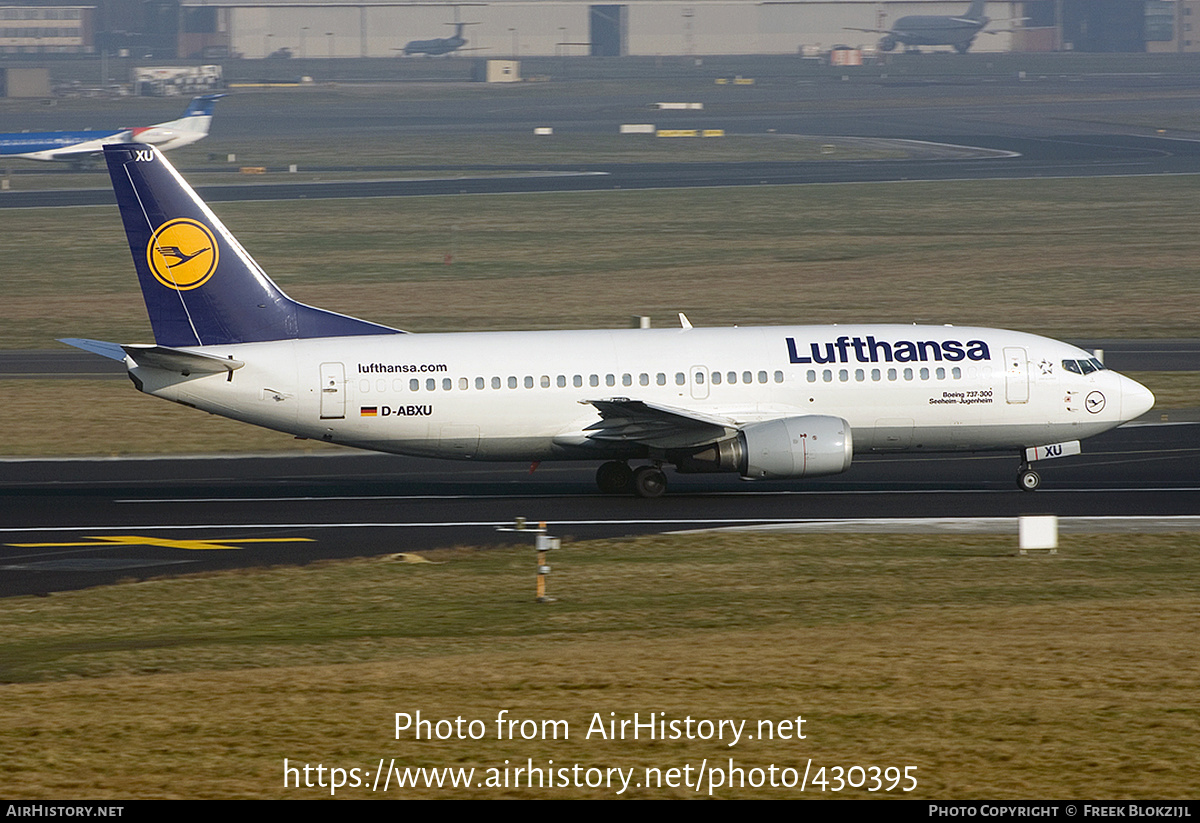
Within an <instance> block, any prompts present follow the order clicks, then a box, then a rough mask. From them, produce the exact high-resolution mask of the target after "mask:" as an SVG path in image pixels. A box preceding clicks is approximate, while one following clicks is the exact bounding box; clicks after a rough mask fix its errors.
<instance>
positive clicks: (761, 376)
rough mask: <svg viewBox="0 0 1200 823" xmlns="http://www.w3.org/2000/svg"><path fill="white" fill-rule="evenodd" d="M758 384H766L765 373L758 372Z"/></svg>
mask: <svg viewBox="0 0 1200 823" xmlns="http://www.w3.org/2000/svg"><path fill="white" fill-rule="evenodd" d="M758 382H759V383H766V382H767V373H766V372H765V371H760V372H759V373H758Z"/></svg>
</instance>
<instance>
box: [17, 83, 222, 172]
mask: <svg viewBox="0 0 1200 823" xmlns="http://www.w3.org/2000/svg"><path fill="white" fill-rule="evenodd" d="M224 96H225V95H223V94H202V95H200V96H199V97H193V98H192V102H191V103H189V104H188V107H187V109H185V110H184V112H183V114H181V115H180V116H179V117H178V119H175V120H170V121H168V122H166V123H157V124H155V125H153V126H137V127H133V128H125V129H108V130H106V131H101V130H90V131H49V132H13V133H11V134H0V157H20V158H21V159H23V160H58V161H66V162H68V163H74V164H75V165H77V166H81V165H84V164H85V163H87V162H89V161H90V160H92V159H94V158H97V157H99V156H100V155H101V154H102V153H103V152H104V147H105V146H107V145H109V144H111V143H134V142H137V143H150V144H152V145H155V146H158V148H159V149H161V150H162V151H167V150H169V149H177V148H179V147H180V146H190V145H191V144H192V143H195V142H196V141H197V140H202V139H204V137H206V136H207V135H208V129H209V126H210V125H212V115H213V105H214V104H215V103H216V102H217V101H218V100H220V99H221V98H222V97H224Z"/></svg>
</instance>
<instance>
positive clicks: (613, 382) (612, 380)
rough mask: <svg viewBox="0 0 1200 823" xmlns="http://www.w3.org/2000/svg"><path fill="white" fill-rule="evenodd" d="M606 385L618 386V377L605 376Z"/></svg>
mask: <svg viewBox="0 0 1200 823" xmlns="http://www.w3.org/2000/svg"><path fill="white" fill-rule="evenodd" d="M604 385H606V386H615V385H617V376H616V375H615V374H606V375H604Z"/></svg>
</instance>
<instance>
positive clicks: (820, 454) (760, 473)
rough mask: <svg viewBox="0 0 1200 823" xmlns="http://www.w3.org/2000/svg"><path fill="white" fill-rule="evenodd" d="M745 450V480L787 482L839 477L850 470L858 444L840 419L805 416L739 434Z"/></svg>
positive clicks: (748, 428)
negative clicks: (794, 478)
mask: <svg viewBox="0 0 1200 823" xmlns="http://www.w3.org/2000/svg"><path fill="white" fill-rule="evenodd" d="M738 437H739V438H740V439H741V440H742V442H743V444H744V449H745V456H744V457H743V458H742V461H741V465H740V466H738V471H739V472H740V473H741V475H742V477H749V478H755V479H759V478H783V477H812V476H815V475H819V474H838V473H839V472H844V471H845V470H846V469H848V468H850V460H851V458H852V457H853V456H854V441H853V439H852V437H851V435H850V424H849V423H847V422H846V421H845V420H843V419H842V418H840V417H827V416H825V415H818V414H812V415H805V416H804V417H785V418H783V419H781V420H767V421H765V422H763V423H754V424H753V425H750V426H746V428H744V429H742V430H741V432H739V433H738Z"/></svg>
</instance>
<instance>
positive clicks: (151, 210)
mask: <svg viewBox="0 0 1200 823" xmlns="http://www.w3.org/2000/svg"><path fill="white" fill-rule="evenodd" d="M104 158H105V160H106V161H107V162H108V172H109V175H110V176H111V177H112V182H113V190H114V191H115V193H116V197H117V205H118V206H119V207H120V209H121V220H122V221H123V222H124V224H125V234H126V237H127V238H128V240H129V249H130V251H131V252H132V254H133V262H134V266H135V267H136V268H137V273H138V280H139V281H140V282H141V286H142V296H143V297H144V298H145V300H146V311H147V312H148V313H149V315H150V325H151V327H152V328H153V329H154V339H155V341H156V342H157V343H158V344H159V345H160V346H214V345H227V344H230V343H255V342H262V341H266V340H293V339H298V338H309V337H343V336H348V335H363V334H395V333H399V332H398V331H397V330H396V329H392V328H388V327H387V326H380V325H377V324H375V323H368V322H366V321H363V320H356V319H355V318H353V317H347V316H345V315H342V314H336V313H334V312H329V311H325V310H323V309H317V308H313V307H312V306H306V305H304V304H303V303H297V302H296V301H294V300H292V299H291V298H289V297H288V296H287V295H286V294H284V293H283V291H282V290H280V288H279V287H278V286H276V285H275V284H274V283H273V282H272V281H271V279H270V278H269V277H267V275H266V274H265V273H264V272H263V270H262V269H261V268H260V267H259V265H258V264H257V263H256V262H254V258H252V257H251V256H250V255H249V254H248V253H247V252H246V250H245V249H243V248H242V246H241V244H240V243H238V241H237V240H236V239H235V238H234V236H233V235H232V234H230V233H229V230H228V229H226V228H225V226H224V225H223V224H222V223H221V221H220V220H218V219H217V217H216V215H215V214H213V213H212V211H211V210H210V209H209V208H208V206H207V205H205V203H204V201H203V200H201V199H200V197H199V196H198V195H197V194H196V192H195V191H193V190H192V188H191V186H189V185H188V184H187V183H186V182H184V180H183V178H182V177H180V175H179V173H178V172H177V171H175V169H174V167H173V166H171V164H170V163H168V162H167V160H166V159H165V158H164V157H163V155H162V153H161V152H159V151H158V149H156V148H154V147H153V146H150V145H146V144H143V143H121V144H117V145H108V146H105V147H104Z"/></svg>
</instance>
